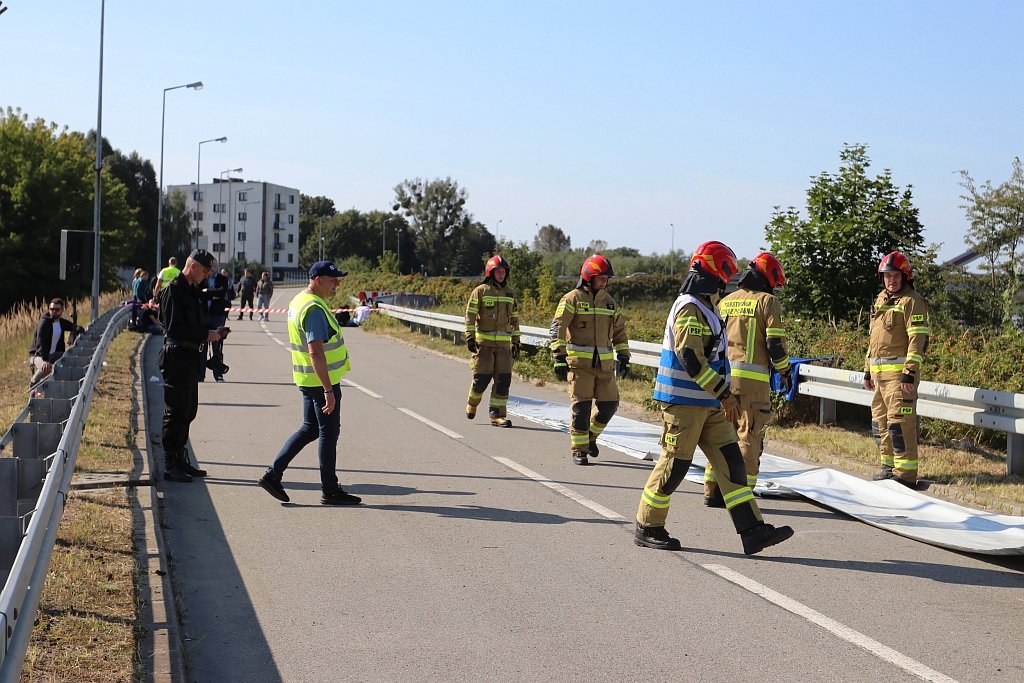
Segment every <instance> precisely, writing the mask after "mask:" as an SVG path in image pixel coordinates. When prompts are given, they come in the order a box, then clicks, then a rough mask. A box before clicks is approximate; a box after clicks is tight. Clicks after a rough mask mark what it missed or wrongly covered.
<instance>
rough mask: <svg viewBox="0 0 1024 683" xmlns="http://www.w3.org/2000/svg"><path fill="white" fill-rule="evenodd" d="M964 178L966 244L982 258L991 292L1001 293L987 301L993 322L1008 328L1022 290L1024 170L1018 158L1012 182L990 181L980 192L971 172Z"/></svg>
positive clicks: (1016, 311) (962, 177)
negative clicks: (996, 182)
mask: <svg viewBox="0 0 1024 683" xmlns="http://www.w3.org/2000/svg"><path fill="white" fill-rule="evenodd" d="M960 177H961V181H960V186H961V187H963V188H964V191H965V194H963V195H961V197H960V198H961V199H963V200H964V203H963V204H961V208H963V209H964V211H965V213H966V215H967V220H968V222H969V223H970V227H969V228H968V231H967V235H966V236H965V237H964V242H966V243H967V244H968V245H969V246H970V247H972V248H973V249H974V250H975V251H977V252H978V253H979V254H981V255H982V257H983V258H984V260H985V264H984V265H983V266H982V267H981V268H982V270H983V271H985V273H986V275H987V276H988V289H989V290H990V291H992V292H999V296H998V298H990V299H988V300H987V301H988V302H989V303H990V304H991V306H990V308H991V311H992V318H993V319H994V321H996V322H998V323H1000V324H1002V325H1008V324H1010V323H1011V322H1012V320H1013V317H1014V315H1015V314H1016V313H1018V310H1019V306H1020V304H1019V303H1018V302H1017V300H1016V296H1017V293H1018V292H1019V291H1020V288H1021V266H1020V264H1019V263H1018V258H1017V256H1018V253H1019V252H1020V250H1021V246H1022V244H1021V240H1022V239H1024V169H1022V167H1021V161H1020V158H1019V157H1014V159H1013V171H1012V172H1011V174H1010V178H1009V179H1008V180H1006V181H1004V182H1002V183H1000V184H999V185H998V186H996V187H993V186H992V181H989V180H986V181H985V183H984V184H982V185H981V187H980V188H979V187H978V186H977V185H976V184H975V182H974V179H973V178H972V177H971V175H970V174H969V173H968V172H967V171H960Z"/></svg>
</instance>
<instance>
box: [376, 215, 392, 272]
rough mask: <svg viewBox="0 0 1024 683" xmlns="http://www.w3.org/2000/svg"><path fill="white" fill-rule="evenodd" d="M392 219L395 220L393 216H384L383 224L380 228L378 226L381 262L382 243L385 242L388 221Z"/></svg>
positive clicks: (382, 255) (382, 256) (382, 258)
mask: <svg viewBox="0 0 1024 683" xmlns="http://www.w3.org/2000/svg"><path fill="white" fill-rule="evenodd" d="M393 220H395V217H394V216H389V217H388V218H385V219H384V225H382V226H381V228H380V258H381V263H383V262H384V244H385V236H386V235H387V234H388V223H390V222H391V221H393Z"/></svg>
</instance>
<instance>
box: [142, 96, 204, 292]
mask: <svg viewBox="0 0 1024 683" xmlns="http://www.w3.org/2000/svg"><path fill="white" fill-rule="evenodd" d="M178 88H192V89H193V90H202V89H203V82H202V81H196V82H195V83H186V84H184V85H174V86H171V87H170V88H164V101H163V105H162V106H161V108H160V199H159V200H158V203H157V205H156V207H157V208H156V270H154V271H153V272H154V273H159V272H160V269H161V268H163V236H164V233H163V230H164V123H165V122H166V121H167V91H168V90H177V89H178Z"/></svg>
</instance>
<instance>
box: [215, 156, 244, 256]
mask: <svg viewBox="0 0 1024 683" xmlns="http://www.w3.org/2000/svg"><path fill="white" fill-rule="evenodd" d="M241 172H242V169H241V168H229V169H228V170H226V171H221V172H220V182H219V183H217V190H218V192H219V194H220V197H219V199H220V202H219V204H220V211H219V212H218V213H219V215H223V214H224V174H225V173H228V174H231V173H241ZM228 202H229V203H230V202H231V176H230V175H228ZM228 221H229V222H230V221H231V211H228ZM220 230H221V235H220V236H221V240H223V239H224V233H225V232H227V231H228V226H227V223H223V222H222V223H221V224H220ZM228 239H229V240H230V239H231V236H230V235H228ZM217 243H218V244H220V245H221V246H226V243H225V242H222V241H218V242H217ZM222 251H223V250H222ZM217 260H218V261H224V259H223V258H218V259H217Z"/></svg>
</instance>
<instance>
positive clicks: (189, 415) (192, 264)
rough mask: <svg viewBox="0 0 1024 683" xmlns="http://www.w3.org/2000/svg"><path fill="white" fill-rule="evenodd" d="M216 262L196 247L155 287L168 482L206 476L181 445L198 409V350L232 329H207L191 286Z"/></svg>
mask: <svg viewBox="0 0 1024 683" xmlns="http://www.w3.org/2000/svg"><path fill="white" fill-rule="evenodd" d="M216 266H217V259H215V258H214V257H213V254H211V253H210V252H208V251H206V250H205V249H195V250H194V251H193V252H192V253H191V254H189V257H188V258H187V259H185V268H184V269H183V270H182V271H181V272H180V273H178V276H177V277H175V278H174V279H173V280H171V284H169V285H167V287H165V288H164V289H163V290H162V291H161V292H160V324H161V325H163V327H164V330H166V332H165V336H164V347H163V349H161V350H160V357H159V362H160V374H161V375H163V378H164V406H165V407H164V421H163V433H162V436H163V448H164V458H165V461H164V462H165V467H164V479H166V480H167V481H179V482H189V481H192V478H193V477H205V476H206V470H201V469H199V468H198V467H194V466H193V465H192V464H191V463H190V462H189V458H188V451H187V449H186V444H188V432H189V427H190V426H191V424H192V421H193V420H194V419H195V418H196V412H197V411H198V409H199V361H200V349H201V348H203V345H204V344H206V343H207V342H215V341H221V340H224V339H226V338H227V336H228V333H230V332H231V328H229V327H223V326H221V327H218V328H217V329H210V326H209V316H208V314H207V310H206V303H205V302H204V301H203V300H202V299H201V298H200V292H199V289H198V288H197V287H196V285H198V284H200V283H202V282H205V281H206V278H207V277H209V275H210V273H212V272H213V269H214V268H216Z"/></svg>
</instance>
